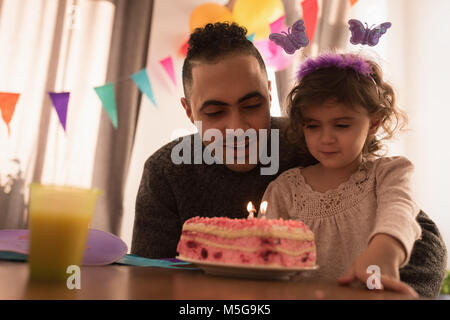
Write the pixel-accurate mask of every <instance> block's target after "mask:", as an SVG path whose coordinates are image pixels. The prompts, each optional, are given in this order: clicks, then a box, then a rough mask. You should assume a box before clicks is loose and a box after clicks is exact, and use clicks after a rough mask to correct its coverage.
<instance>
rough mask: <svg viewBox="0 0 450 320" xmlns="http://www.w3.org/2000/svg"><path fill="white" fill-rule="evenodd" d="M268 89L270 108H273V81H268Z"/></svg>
mask: <svg viewBox="0 0 450 320" xmlns="http://www.w3.org/2000/svg"><path fill="white" fill-rule="evenodd" d="M267 82H268V84H267V85H268V88H269V107H270V108H272V81H270V80H268V81H267Z"/></svg>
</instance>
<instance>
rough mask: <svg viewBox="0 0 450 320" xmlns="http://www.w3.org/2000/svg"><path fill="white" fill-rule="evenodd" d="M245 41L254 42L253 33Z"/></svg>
mask: <svg viewBox="0 0 450 320" xmlns="http://www.w3.org/2000/svg"><path fill="white" fill-rule="evenodd" d="M247 39H248V40H249V41H250V42H253V40H255V33H252V34H251V35H249V36H248V37H247Z"/></svg>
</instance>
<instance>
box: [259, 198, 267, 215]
mask: <svg viewBox="0 0 450 320" xmlns="http://www.w3.org/2000/svg"><path fill="white" fill-rule="evenodd" d="M259 211H260V212H261V218H262V219H265V218H266V211H267V201H263V202H261V205H260V206H259Z"/></svg>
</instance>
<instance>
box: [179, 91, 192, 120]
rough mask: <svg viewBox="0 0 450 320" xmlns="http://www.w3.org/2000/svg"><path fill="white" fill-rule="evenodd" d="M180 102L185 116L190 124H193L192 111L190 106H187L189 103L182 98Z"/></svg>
mask: <svg viewBox="0 0 450 320" xmlns="http://www.w3.org/2000/svg"><path fill="white" fill-rule="evenodd" d="M180 101H181V105H182V106H183V109H184V111H185V112H186V116H187V117H188V118H189V120H190V121H191V123H192V124H194V117H193V116H192V109H191V106H190V105H189V102H188V101H187V100H186V98H184V97H182V98H181V100H180Z"/></svg>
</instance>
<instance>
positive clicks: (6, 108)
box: [0, 92, 20, 136]
mask: <svg viewBox="0 0 450 320" xmlns="http://www.w3.org/2000/svg"><path fill="white" fill-rule="evenodd" d="M19 97H20V93H12V92H0V111H1V114H2V119H3V121H4V122H5V123H6V126H7V127H8V135H9V136H10V135H11V128H10V126H9V124H10V122H11V119H12V116H13V114H14V110H15V109H16V105H17V101H18V100H19Z"/></svg>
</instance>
